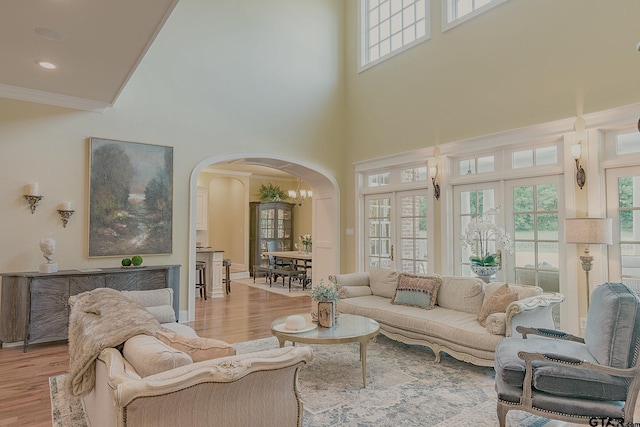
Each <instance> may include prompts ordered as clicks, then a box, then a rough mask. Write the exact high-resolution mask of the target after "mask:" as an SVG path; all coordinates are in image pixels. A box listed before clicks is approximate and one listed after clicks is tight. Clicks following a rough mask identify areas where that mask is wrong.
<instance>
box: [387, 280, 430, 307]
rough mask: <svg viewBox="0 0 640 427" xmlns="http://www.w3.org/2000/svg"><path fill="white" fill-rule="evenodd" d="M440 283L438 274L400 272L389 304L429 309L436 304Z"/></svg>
mask: <svg viewBox="0 0 640 427" xmlns="http://www.w3.org/2000/svg"><path fill="white" fill-rule="evenodd" d="M441 283H442V280H441V279H440V277H439V276H419V275H415V274H406V273H400V274H399V275H398V285H397V286H396V292H395V294H394V296H393V298H392V299H391V304H398V305H409V306H412V307H420V308H424V309H427V310H431V309H432V308H433V306H434V305H435V304H436V298H437V296H438V288H440V284H441Z"/></svg>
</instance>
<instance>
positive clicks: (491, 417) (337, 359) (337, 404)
mask: <svg viewBox="0 0 640 427" xmlns="http://www.w3.org/2000/svg"><path fill="white" fill-rule="evenodd" d="M277 346H278V341H277V340H276V339H275V338H274V337H271V338H264V339H261V340H255V341H248V342H244V343H238V344H234V347H235V348H236V350H237V352H238V353H239V354H243V353H250V352H253V351H258V350H264V349H268V348H275V347H277ZM311 347H312V348H313V351H314V357H315V359H314V361H313V363H311V364H309V365H307V366H304V367H303V368H302V369H301V370H300V375H299V381H298V383H299V384H298V385H299V389H300V394H301V397H302V401H303V403H304V418H303V426H304V427H328V426H336V427H338V426H346V427H351V426H353V427H356V426H357V427H364V426H376V427H387V426H388V427H392V426H394V427H396V426H440V427H444V426H452V425H455V426H469V427H472V426H473V427H485V426H486V427H489V426H491V427H495V426H497V425H498V418H497V416H496V398H495V391H494V389H493V382H494V371H493V369H492V368H483V367H478V366H474V365H470V364H468V363H464V362H460V361H458V360H456V359H453V358H451V357H449V356H447V355H443V356H442V361H441V362H440V363H436V362H435V361H434V359H435V358H434V355H433V352H431V351H430V350H429V349H426V348H424V347H420V346H410V345H405V344H401V343H398V342H395V341H392V340H389V339H388V338H386V337H384V336H379V337H378V339H377V342H374V343H370V344H369V347H368V351H367V388H362V370H361V365H360V359H359V346H358V344H340V345H324V346H323V345H312V346H311ZM63 382H64V375H61V376H58V377H52V378H51V379H50V384H51V406H52V408H53V409H52V418H53V426H54V427H63V426H64V427H84V426H86V423H85V421H84V414H83V412H82V404H81V403H80V401H79V399H76V398H71V399H69V397H68V396H67V395H66V393H65V391H64V387H63ZM547 422H548V420H547V419H545V418H540V417H536V416H534V415H530V414H527V413H525V412H521V411H509V413H508V415H507V425H508V426H512V427H515V426H518V427H540V426H543V425H545V424H546V423H547Z"/></svg>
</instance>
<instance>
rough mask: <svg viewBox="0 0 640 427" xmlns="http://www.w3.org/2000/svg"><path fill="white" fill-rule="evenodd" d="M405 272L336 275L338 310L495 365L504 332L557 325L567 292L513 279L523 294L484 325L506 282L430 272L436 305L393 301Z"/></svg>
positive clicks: (403, 337) (400, 337) (410, 339)
mask: <svg viewBox="0 0 640 427" xmlns="http://www.w3.org/2000/svg"><path fill="white" fill-rule="evenodd" d="M399 277H400V273H398V272H397V271H394V270H388V269H373V270H371V272H370V273H348V274H338V275H335V276H331V277H330V280H331V281H332V282H333V283H335V284H336V285H337V286H338V288H339V294H340V300H339V302H338V307H337V308H338V311H339V312H340V313H350V314H356V315H361V316H365V317H369V318H372V319H375V320H376V321H377V322H378V323H379V324H380V332H381V333H382V334H384V335H386V336H387V337H389V338H392V339H394V340H397V341H401V342H404V343H407V344H418V345H424V346H427V347H429V348H431V349H432V350H433V352H434V353H435V356H436V361H440V353H441V352H445V353H448V354H449V355H451V356H453V357H455V358H456V359H459V360H463V361H465V362H469V363H473V364H475V365H480V366H493V364H494V358H495V349H496V346H497V345H498V343H499V342H500V340H501V339H502V338H504V337H505V336H510V335H514V336H519V334H518V335H516V332H515V328H516V327H517V326H519V325H523V326H535V327H539V328H550V329H554V328H555V325H554V322H553V317H552V308H553V306H554V305H555V304H557V303H560V302H562V301H564V296H563V295H562V294H558V293H545V294H543V291H542V289H541V288H539V287H534V286H522V285H508V289H509V290H511V291H512V292H515V293H516V294H517V295H516V296H514V298H517V300H516V301H514V302H511V303H510V304H509V305H508V306H507V308H506V309H504V311H502V312H497V313H492V314H490V315H489V316H488V317H487V318H486V323H485V325H486V326H482V325H481V324H480V322H479V321H478V313H479V312H480V311H481V310H483V311H484V312H485V314H486V311H487V307H489V306H490V305H491V301H490V299H491V296H492V295H493V294H494V292H495V291H496V290H497V289H499V288H500V287H503V286H504V283H490V284H485V283H484V282H483V281H482V280H480V279H477V278H468V277H456V276H424V277H430V278H437V280H438V281H439V282H440V284H439V286H438V287H437V293H436V301H435V305H433V308H431V309H425V308H422V307H415V306H407V305H400V304H392V299H393V298H394V296H395V292H396V287H397V284H398V278H399ZM434 280H435V279H434ZM497 296H498V295H497V294H496V295H495V296H494V299H495V298H496V297H497ZM396 302H397V301H396ZM483 307H484V309H483Z"/></svg>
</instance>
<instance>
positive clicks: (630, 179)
mask: <svg viewBox="0 0 640 427" xmlns="http://www.w3.org/2000/svg"><path fill="white" fill-rule="evenodd" d="M606 185H607V216H608V217H609V218H612V222H613V245H611V246H610V247H609V280H611V281H613V282H622V283H624V284H625V285H627V286H629V287H630V288H631V289H633V290H634V291H635V292H636V293H639V294H640V166H632V167H624V168H616V169H607V171H606Z"/></svg>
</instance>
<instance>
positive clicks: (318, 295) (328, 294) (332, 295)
mask: <svg viewBox="0 0 640 427" xmlns="http://www.w3.org/2000/svg"><path fill="white" fill-rule="evenodd" d="M309 296H311V298H313V300H314V301H316V302H323V301H331V302H333V303H334V304H337V303H338V299H339V297H338V287H337V286H336V285H334V284H333V283H331V284H328V285H325V284H324V282H323V280H322V279H320V283H318V284H317V285H315V286H313V287H312V288H311V291H310V292H309Z"/></svg>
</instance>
